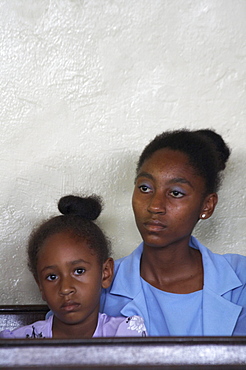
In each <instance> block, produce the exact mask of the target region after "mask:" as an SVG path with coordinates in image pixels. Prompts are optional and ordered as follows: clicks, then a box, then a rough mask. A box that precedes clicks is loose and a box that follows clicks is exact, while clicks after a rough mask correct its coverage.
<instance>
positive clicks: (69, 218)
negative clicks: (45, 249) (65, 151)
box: [27, 195, 111, 279]
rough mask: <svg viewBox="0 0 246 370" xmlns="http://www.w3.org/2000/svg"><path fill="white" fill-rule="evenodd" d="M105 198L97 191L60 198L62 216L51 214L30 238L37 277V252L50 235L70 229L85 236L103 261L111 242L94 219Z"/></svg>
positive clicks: (30, 254) (30, 261) (30, 264)
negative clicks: (85, 195)
mask: <svg viewBox="0 0 246 370" xmlns="http://www.w3.org/2000/svg"><path fill="white" fill-rule="evenodd" d="M102 207H103V203H102V199H101V198H100V197H99V196H97V195H91V196H89V197H79V196H74V195H67V196H64V197H62V198H61V199H60V200H59V202H58V209H59V211H60V212H61V213H62V215H60V216H56V217H52V218H50V219H48V220H46V221H44V222H43V223H41V224H40V225H39V226H38V227H37V228H35V229H34V230H33V232H32V233H31V235H30V237H29V241H28V248H27V254H28V268H29V270H30V271H31V272H32V274H33V275H34V277H35V279H37V261H38V254H39V251H40V250H41V248H42V246H43V244H44V243H45V241H46V240H47V238H49V237H50V236H52V235H54V234H59V233H61V232H64V231H67V232H68V233H71V236H73V237H74V238H76V239H77V238H78V239H81V240H85V241H86V242H87V245H88V247H89V248H91V249H93V250H94V251H95V253H96V254H97V256H98V261H99V263H100V264H101V265H102V264H103V263H104V262H105V261H106V259H107V258H109V256H110V253H111V243H110V240H109V239H108V238H107V236H106V235H105V234H104V232H103V231H102V230H101V228H100V227H99V226H97V225H96V224H95V223H94V222H93V220H96V219H97V217H98V216H99V215H100V213H101V211H102Z"/></svg>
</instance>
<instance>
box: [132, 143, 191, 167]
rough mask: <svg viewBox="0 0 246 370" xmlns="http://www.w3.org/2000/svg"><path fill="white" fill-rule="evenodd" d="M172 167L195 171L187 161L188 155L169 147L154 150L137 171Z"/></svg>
mask: <svg viewBox="0 0 246 370" xmlns="http://www.w3.org/2000/svg"><path fill="white" fill-rule="evenodd" d="M167 167H170V168H174V169H179V170H182V169H184V168H185V170H189V171H190V172H193V173H194V172H195V170H194V168H193V167H192V165H191V164H190V162H189V157H188V156H187V155H186V154H185V153H183V152H180V151H178V150H171V149H167V148H165V149H159V150H157V151H156V152H154V153H153V154H152V155H151V156H150V157H149V158H147V159H146V160H145V161H144V162H143V164H142V166H141V167H140V169H139V173H140V172H141V171H142V170H143V169H145V170H146V169H149V170H152V169H153V170H154V169H155V168H158V169H161V168H167Z"/></svg>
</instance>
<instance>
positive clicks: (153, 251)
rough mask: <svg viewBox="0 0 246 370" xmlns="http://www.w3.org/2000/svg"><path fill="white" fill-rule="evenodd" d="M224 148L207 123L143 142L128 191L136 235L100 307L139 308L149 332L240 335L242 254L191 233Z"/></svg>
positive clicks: (245, 289)
mask: <svg viewBox="0 0 246 370" xmlns="http://www.w3.org/2000/svg"><path fill="white" fill-rule="evenodd" d="M229 155H230V150H229V148H228V146H227V145H226V144H225V142H224V140H223V139H222V137H221V136H220V135H218V134H216V133H215V132H214V131H212V130H207V129H205V130H197V131H189V130H179V131H171V132H164V133H162V134H160V135H158V136H156V138H155V139H154V140H153V141H152V142H150V143H149V144H148V145H147V146H146V148H145V149H144V151H143V152H142V154H141V156H140V158H139V162H138V165H137V171H136V179H135V189H134V192H133V197H132V204H133V211H134V214H135V219H136V224H137V228H138V230H139V232H140V234H141V236H142V239H143V242H142V243H141V244H140V246H139V247H138V248H137V249H136V250H134V251H133V253H132V254H130V255H129V256H127V257H125V258H122V259H120V260H118V261H116V263H115V277H114V280H113V283H112V285H111V286H110V287H109V288H108V289H106V290H104V292H103V295H102V299H101V309H102V310H103V311H104V312H106V313H107V314H110V315H119V314H121V315H124V316H128V315H133V314H137V315H141V316H142V317H143V318H144V320H145V324H146V327H147V330H148V333H149V335H157V336H169V335H173V336H175V335H178V336H187V335H192V336H196V335H197V336H200V335H227V336H230V335H246V285H245V283H246V257H245V256H240V255H236V254H225V255H218V254H216V253H213V252H211V251H210V250H209V249H207V248H206V247H205V246H203V245H202V244H201V243H200V242H199V241H198V240H197V239H196V238H195V237H193V236H192V232H193V229H194V227H195V225H196V224H197V222H198V221H199V220H201V221H202V222H205V220H207V219H208V218H210V217H211V216H212V214H213V212H214V209H215V206H216V204H217V201H218V195H217V191H218V189H219V186H220V183H221V173H222V171H223V170H224V169H225V166H226V162H227V160H228V158H229ZM208 236H209V235H208Z"/></svg>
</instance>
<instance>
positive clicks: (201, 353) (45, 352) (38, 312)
mask: <svg viewBox="0 0 246 370" xmlns="http://www.w3.org/2000/svg"><path fill="white" fill-rule="evenodd" d="M47 311H48V307H47V306H46V305H22V306H0V330H3V329H6V328H9V329H14V328H15V327H18V326H22V325H27V324H30V323H32V322H34V321H37V320H42V319H44V317H45V314H46V312H47ZM0 368H4V369H17V368H18V369H20V370H21V369H32V368H35V369H51V368H52V369H60V370H63V369H81V368H83V369H87V368H90V369H92V370H93V369H95V370H97V369H98V370H99V369H106V368H107V369H115V368H120V369H121V370H124V369H128V370H129V369H142V370H150V369H156V370H157V369H172V370H175V369H183V370H188V369H189V370H194V369H213V370H214V369H232V370H233V369H234V370H241V369H246V336H245V337H147V338H92V339H88V340H54V339H0Z"/></svg>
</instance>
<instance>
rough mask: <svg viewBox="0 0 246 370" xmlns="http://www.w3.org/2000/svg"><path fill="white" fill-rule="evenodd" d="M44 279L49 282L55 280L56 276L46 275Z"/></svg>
mask: <svg viewBox="0 0 246 370" xmlns="http://www.w3.org/2000/svg"><path fill="white" fill-rule="evenodd" d="M46 279H47V280H49V281H54V280H56V279H57V275H55V274H50V275H48V276H47V277H46Z"/></svg>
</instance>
